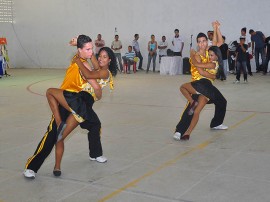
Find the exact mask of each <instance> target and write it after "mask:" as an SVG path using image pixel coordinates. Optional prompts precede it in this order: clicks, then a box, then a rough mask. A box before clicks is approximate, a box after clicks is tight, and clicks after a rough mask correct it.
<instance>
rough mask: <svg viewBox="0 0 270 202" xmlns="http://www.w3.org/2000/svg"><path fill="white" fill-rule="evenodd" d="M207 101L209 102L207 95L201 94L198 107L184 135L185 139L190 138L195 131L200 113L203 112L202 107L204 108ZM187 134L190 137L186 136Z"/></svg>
mask: <svg viewBox="0 0 270 202" xmlns="http://www.w3.org/2000/svg"><path fill="white" fill-rule="evenodd" d="M207 102H208V99H207V98H206V97H205V96H203V95H200V96H199V98H198V105H197V107H196V109H195V111H194V114H193V117H192V120H191V123H190V125H189V127H188V129H187V131H186V132H185V134H184V135H183V136H182V138H183V139H188V138H189V136H190V134H191V132H192V131H193V129H194V128H195V126H196V125H197V123H198V121H199V116H200V113H201V111H202V109H203V108H204V106H205V105H206V103H207ZM185 136H188V138H185Z"/></svg>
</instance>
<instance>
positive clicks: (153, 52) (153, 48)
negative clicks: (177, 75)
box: [146, 34, 157, 73]
mask: <svg viewBox="0 0 270 202" xmlns="http://www.w3.org/2000/svg"><path fill="white" fill-rule="evenodd" d="M148 52H149V53H148V62H147V70H146V73H148V71H149V68H150V64H151V60H152V59H153V72H155V69H156V57H157V42H156V39H155V35H153V34H152V35H151V41H149V42H148Z"/></svg>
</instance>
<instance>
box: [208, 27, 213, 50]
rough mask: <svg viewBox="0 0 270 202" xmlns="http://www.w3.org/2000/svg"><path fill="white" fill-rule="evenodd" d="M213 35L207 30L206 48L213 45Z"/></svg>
mask: <svg viewBox="0 0 270 202" xmlns="http://www.w3.org/2000/svg"><path fill="white" fill-rule="evenodd" d="M213 35H214V32H213V31H211V30H209V31H207V37H208V39H209V40H208V47H210V46H212V44H213Z"/></svg>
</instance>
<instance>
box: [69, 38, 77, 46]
mask: <svg viewBox="0 0 270 202" xmlns="http://www.w3.org/2000/svg"><path fill="white" fill-rule="evenodd" d="M69 45H70V46H77V37H73V38H72V39H71V40H70V41H69Z"/></svg>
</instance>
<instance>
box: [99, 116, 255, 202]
mask: <svg viewBox="0 0 270 202" xmlns="http://www.w3.org/2000/svg"><path fill="white" fill-rule="evenodd" d="M256 114H257V113H253V114H251V115H250V116H248V117H246V118H244V119H242V120H241V121H239V122H238V123H236V124H234V125H232V126H231V127H230V129H233V128H236V127H238V126H239V125H241V124H243V123H244V122H246V121H248V120H250V119H251V118H253V117H254V116H255V115H256ZM225 132H226V131H222V132H220V133H217V134H216V135H214V136H213V137H212V138H210V139H208V140H206V141H204V142H202V143H201V144H199V145H197V146H195V147H192V148H190V149H188V150H186V151H185V152H182V153H180V154H179V155H178V156H176V157H175V158H173V159H171V160H169V161H167V162H165V163H163V164H162V165H160V166H158V167H157V168H156V169H154V170H151V171H149V172H147V173H145V174H144V175H142V176H141V177H139V178H137V179H135V180H133V181H131V182H129V183H128V184H126V185H124V186H123V187H121V188H119V189H118V190H116V191H114V192H112V193H110V194H108V195H107V196H105V197H104V198H102V199H100V200H99V202H105V201H107V200H109V199H111V198H113V197H115V196H117V195H119V194H120V193H121V192H123V191H124V190H126V189H128V188H131V187H134V186H136V185H137V184H138V183H139V182H141V181H142V180H144V179H146V178H147V177H150V176H152V175H154V174H156V173H157V172H159V171H161V170H163V169H165V168H167V167H169V166H171V165H173V164H175V163H176V162H177V161H179V160H180V159H182V158H184V157H186V156H187V155H189V154H191V153H193V152H194V151H197V150H201V149H204V148H205V147H207V146H208V145H209V144H210V143H212V142H213V141H214V140H216V139H218V138H219V137H220V136H222V135H223V134H224V133H225Z"/></svg>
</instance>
